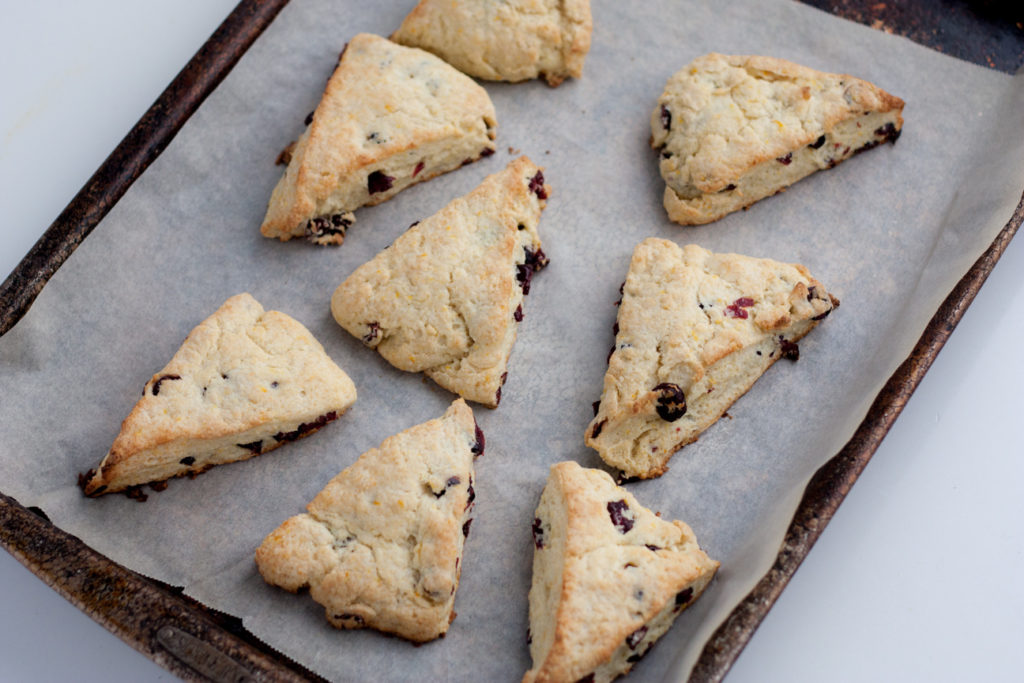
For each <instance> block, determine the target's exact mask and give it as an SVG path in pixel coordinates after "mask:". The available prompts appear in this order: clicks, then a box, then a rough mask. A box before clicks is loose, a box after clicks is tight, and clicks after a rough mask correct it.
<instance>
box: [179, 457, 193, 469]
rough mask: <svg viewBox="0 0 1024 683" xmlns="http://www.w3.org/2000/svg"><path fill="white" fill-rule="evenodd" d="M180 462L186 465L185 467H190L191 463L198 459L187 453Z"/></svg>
mask: <svg viewBox="0 0 1024 683" xmlns="http://www.w3.org/2000/svg"><path fill="white" fill-rule="evenodd" d="M178 462H179V463H181V464H182V465H184V466H185V467H188V466H189V465H193V464H195V462H196V459H195V458H193V457H192V456H191V455H186V456H185V457H184V458H182V459H181V460H179V461H178Z"/></svg>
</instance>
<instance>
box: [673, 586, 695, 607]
mask: <svg viewBox="0 0 1024 683" xmlns="http://www.w3.org/2000/svg"><path fill="white" fill-rule="evenodd" d="M692 597H693V588H684V589H683V590H681V591H679V592H678V593H676V607H682V606H683V605H685V604H686V603H688V602H690V599H691V598H692Z"/></svg>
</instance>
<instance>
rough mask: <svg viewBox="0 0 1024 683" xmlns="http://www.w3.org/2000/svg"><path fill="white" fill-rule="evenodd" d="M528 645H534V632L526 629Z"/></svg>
mask: <svg viewBox="0 0 1024 683" xmlns="http://www.w3.org/2000/svg"><path fill="white" fill-rule="evenodd" d="M526 644H527V645H531V644H533V632H532V631H530V629H526Z"/></svg>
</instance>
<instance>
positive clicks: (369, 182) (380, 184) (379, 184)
mask: <svg viewBox="0 0 1024 683" xmlns="http://www.w3.org/2000/svg"><path fill="white" fill-rule="evenodd" d="M394 182H395V179H394V178H393V177H391V176H389V175H384V174H383V173H381V172H380V171H374V172H373V173H371V174H370V175H369V176H368V177H367V178H366V188H367V189H368V190H369V191H370V194H377V193H378V192H387V191H388V190H390V189H391V185H392V184H393V183H394Z"/></svg>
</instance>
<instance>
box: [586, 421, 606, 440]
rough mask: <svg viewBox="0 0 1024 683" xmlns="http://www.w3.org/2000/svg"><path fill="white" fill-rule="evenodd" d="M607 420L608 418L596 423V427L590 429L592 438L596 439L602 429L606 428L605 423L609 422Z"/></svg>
mask: <svg viewBox="0 0 1024 683" xmlns="http://www.w3.org/2000/svg"><path fill="white" fill-rule="evenodd" d="M607 421H608V420H606V419H605V420H601V421H600V422H598V423H597V424H596V425H594V428H593V429H591V430H590V438H591V439H596V438H597V437H598V436H600V434H601V430H602V429H603V428H604V423H605V422H607Z"/></svg>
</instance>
